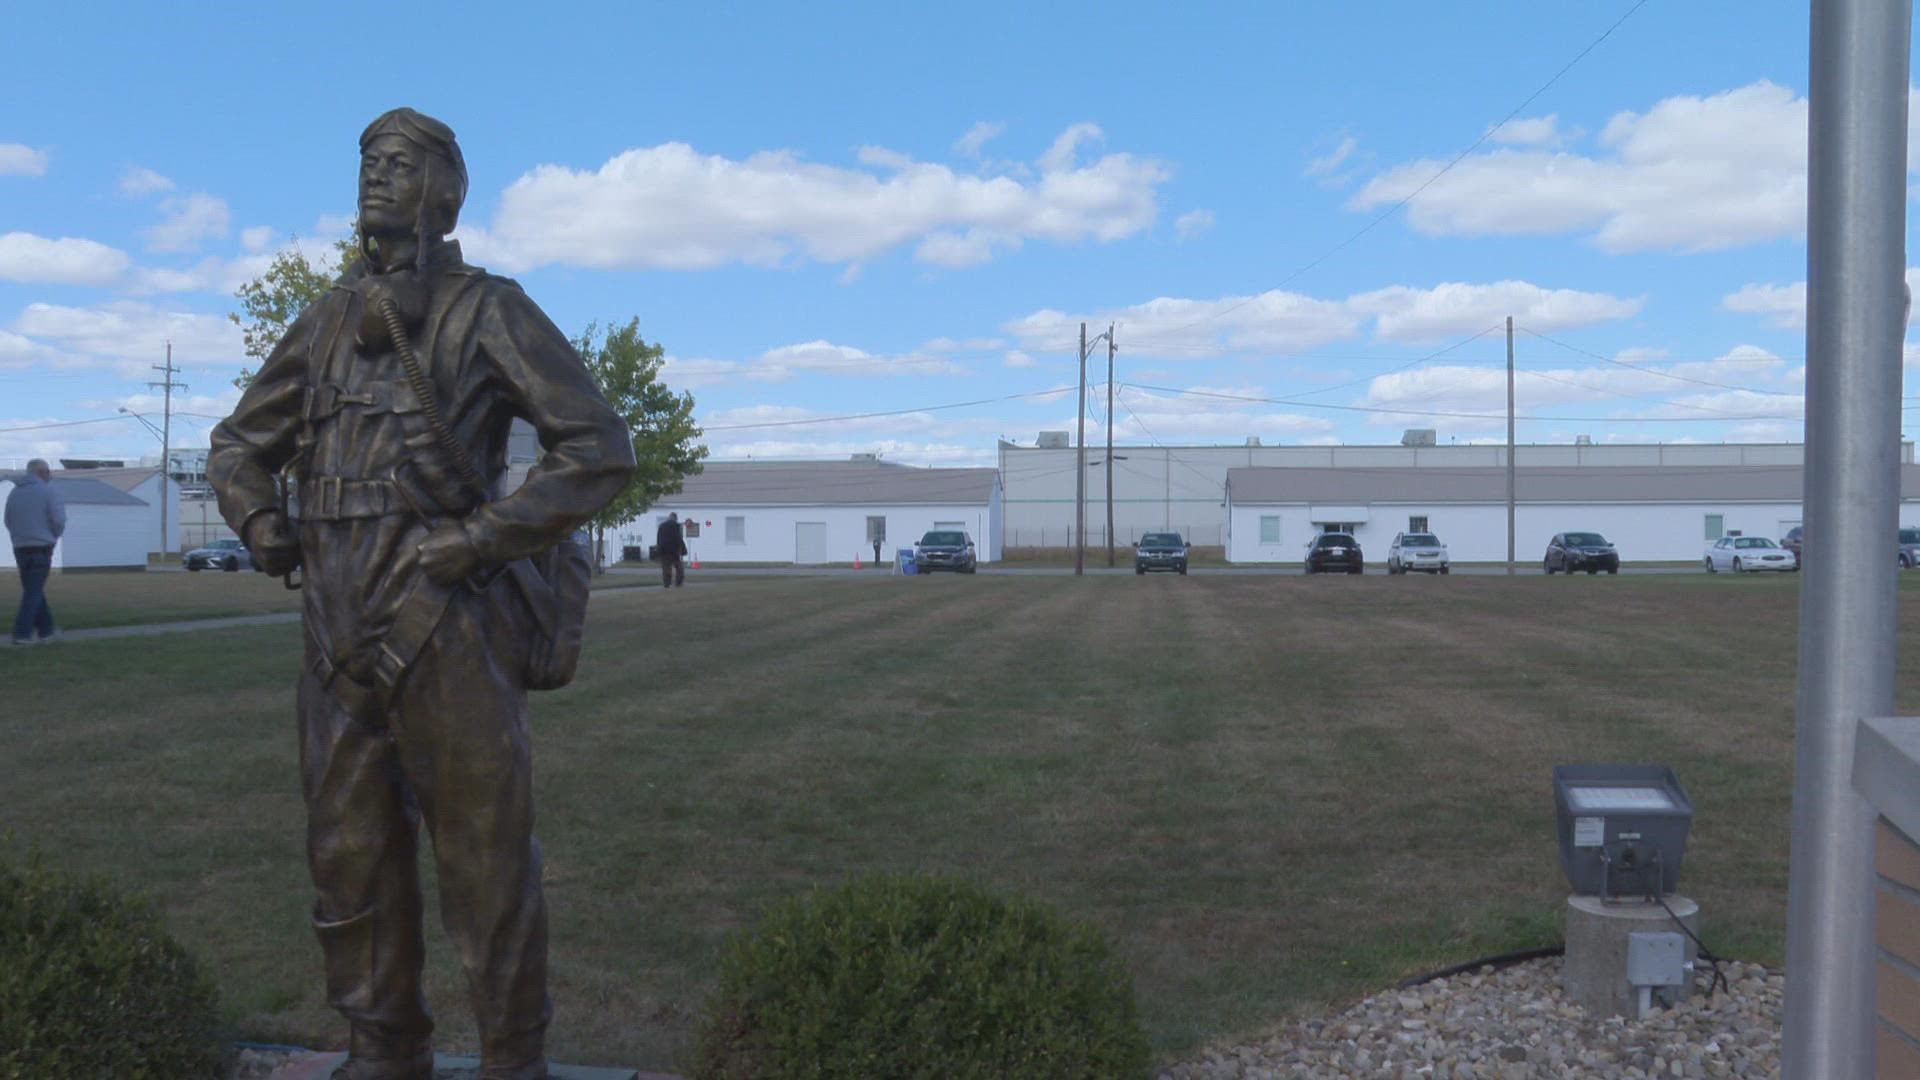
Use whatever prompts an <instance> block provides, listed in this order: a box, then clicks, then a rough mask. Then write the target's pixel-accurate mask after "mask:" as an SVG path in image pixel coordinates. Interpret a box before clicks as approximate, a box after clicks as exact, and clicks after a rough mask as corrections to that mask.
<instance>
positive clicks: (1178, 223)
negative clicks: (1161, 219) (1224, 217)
mask: <svg viewBox="0 0 1920 1080" xmlns="http://www.w3.org/2000/svg"><path fill="white" fill-rule="evenodd" d="M1211 228H1213V211H1211V210H1189V211H1187V212H1186V213H1184V214H1181V215H1180V216H1179V217H1177V218H1175V219H1174V221H1173V231H1174V232H1176V233H1178V234H1179V236H1180V239H1182V240H1190V239H1192V238H1193V237H1196V236H1199V235H1200V234H1201V233H1203V232H1206V231H1207V230H1208V229H1211Z"/></svg>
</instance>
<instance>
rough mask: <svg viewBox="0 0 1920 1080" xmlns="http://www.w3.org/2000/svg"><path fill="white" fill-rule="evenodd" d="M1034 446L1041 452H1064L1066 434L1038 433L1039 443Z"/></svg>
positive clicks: (1058, 432) (1054, 432)
mask: <svg viewBox="0 0 1920 1080" xmlns="http://www.w3.org/2000/svg"><path fill="white" fill-rule="evenodd" d="M1034 445H1035V446H1038V447H1039V448H1040V449H1042V450H1065V449H1066V448H1067V433H1066V432H1064V431H1043V432H1041V433H1040V441H1039V442H1037V443H1035V444H1034Z"/></svg>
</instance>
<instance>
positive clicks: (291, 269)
mask: <svg viewBox="0 0 1920 1080" xmlns="http://www.w3.org/2000/svg"><path fill="white" fill-rule="evenodd" d="M332 254H333V258H332V260H331V261H329V260H327V259H321V260H320V261H319V262H314V261H313V260H310V259H308V258H307V256H306V254H305V253H304V252H302V251H301V250H300V249H299V248H287V249H286V250H284V251H282V252H280V253H279V254H277V255H275V256H274V257H273V261H272V262H271V263H269V264H267V269H266V272H265V273H263V274H261V275H260V276H259V277H257V278H254V279H253V280H252V281H249V282H247V283H246V284H245V285H242V286H240V289H239V291H238V292H236V293H234V294H233V295H234V297H235V298H236V299H238V300H239V301H240V307H241V309H242V310H241V311H236V312H229V313H228V314H227V319H228V320H229V321H231V322H232V323H233V324H234V325H235V326H238V327H239V328H240V336H241V338H242V339H243V340H244V341H245V342H246V353H247V355H248V356H251V357H253V359H254V360H256V361H259V362H261V363H265V362H266V359H267V357H268V356H270V355H272V353H273V347H274V346H276V345H278V344H280V339H281V338H282V337H285V336H286V333H287V327H289V326H292V325H293V321H294V320H295V319H298V318H299V317H300V313H301V312H303V311H305V310H307V305H308V304H311V303H313V302H314V301H315V300H318V299H320V297H321V296H323V295H324V294H325V293H326V291H327V289H328V288H330V287H331V286H332V285H333V279H334V278H336V277H338V276H339V274H340V271H341V270H342V269H344V268H345V267H346V265H347V264H348V263H349V262H350V261H352V260H353V259H355V258H357V257H358V256H359V254H360V229H359V227H358V225H356V226H355V227H354V230H353V234H352V235H351V236H349V237H347V238H346V239H345V240H341V241H338V242H336V243H335V244H334V245H333V252H332ZM243 314H244V316H245V317H244V318H242V315H243ZM253 372H254V369H253V368H241V369H240V374H239V375H237V376H235V378H234V380H233V385H235V386H237V387H239V388H240V389H242V390H245V389H246V388H247V385H248V384H249V383H251V382H253Z"/></svg>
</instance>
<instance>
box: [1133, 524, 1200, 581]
mask: <svg viewBox="0 0 1920 1080" xmlns="http://www.w3.org/2000/svg"><path fill="white" fill-rule="evenodd" d="M1149 570H1171V571H1173V572H1174V573H1176V574H1185V573H1186V572H1187V542H1186V541H1185V540H1182V539H1180V534H1179V533H1148V534H1147V535H1145V536H1143V537H1141V538H1140V542H1139V543H1137V544H1135V545H1134V546H1133V572H1134V573H1136V574H1144V573H1146V572H1147V571H1149Z"/></svg>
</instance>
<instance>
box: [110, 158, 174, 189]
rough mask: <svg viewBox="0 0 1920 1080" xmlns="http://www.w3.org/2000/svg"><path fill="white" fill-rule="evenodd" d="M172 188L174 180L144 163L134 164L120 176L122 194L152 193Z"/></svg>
mask: <svg viewBox="0 0 1920 1080" xmlns="http://www.w3.org/2000/svg"><path fill="white" fill-rule="evenodd" d="M172 190H173V181H172V180H169V179H167V178H166V177H164V176H161V175H160V174H159V173H157V172H154V171H153V170H152V169H149V168H147V167H145V166H143V165H135V166H132V167H130V168H128V169H127V171H126V172H125V173H122V174H121V176H120V194H122V195H133V196H140V195H152V194H154V193H156V192H161V191H172Z"/></svg>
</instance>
